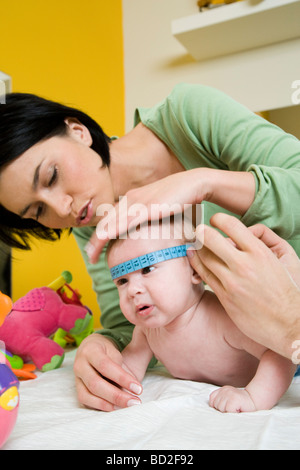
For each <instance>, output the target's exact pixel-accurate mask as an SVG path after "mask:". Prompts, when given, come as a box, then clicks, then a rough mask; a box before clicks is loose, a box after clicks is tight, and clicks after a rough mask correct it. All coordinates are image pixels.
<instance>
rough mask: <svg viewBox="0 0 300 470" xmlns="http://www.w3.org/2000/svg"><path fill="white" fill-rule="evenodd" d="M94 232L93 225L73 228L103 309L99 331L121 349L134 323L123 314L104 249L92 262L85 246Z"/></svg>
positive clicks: (128, 337) (127, 339) (128, 338)
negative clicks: (94, 262)
mask: <svg viewBox="0 0 300 470" xmlns="http://www.w3.org/2000/svg"><path fill="white" fill-rule="evenodd" d="M93 232H94V228H93V227H84V228H80V229H79V228H76V229H73V234H74V236H75V239H76V241H77V244H78V246H79V248H80V251H81V253H82V256H83V259H84V261H85V264H86V267H87V270H88V273H89V275H90V276H91V278H92V281H93V289H94V291H95V292H96V295H97V300H98V305H99V307H100V310H101V319H100V320H101V325H102V326H103V329H101V330H100V331H99V333H101V334H102V335H104V336H106V337H109V338H111V339H112V340H114V342H115V343H116V345H117V346H118V348H119V349H120V350H122V349H124V347H125V346H127V344H128V343H129V342H130V340H131V337H132V331H133V325H132V324H131V323H129V322H128V321H127V320H126V318H125V317H124V315H123V314H122V312H121V310H120V306H119V295H118V290H117V288H116V286H115V284H114V283H113V281H112V279H111V275H110V272H109V269H108V266H107V263H106V259H105V253H106V248H105V249H104V250H103V252H102V254H101V256H100V258H99V261H98V262H97V263H96V264H90V263H89V261H88V256H87V253H86V251H85V249H84V248H85V246H86V244H87V242H88V241H89V239H90V238H91V236H92V234H93Z"/></svg>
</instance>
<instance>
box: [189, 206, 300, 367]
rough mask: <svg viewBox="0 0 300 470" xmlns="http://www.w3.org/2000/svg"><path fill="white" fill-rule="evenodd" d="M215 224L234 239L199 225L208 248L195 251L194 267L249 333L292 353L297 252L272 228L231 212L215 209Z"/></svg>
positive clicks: (297, 321)
mask: <svg viewBox="0 0 300 470" xmlns="http://www.w3.org/2000/svg"><path fill="white" fill-rule="evenodd" d="M211 224H212V225H213V226H214V227H216V228H218V229H220V230H222V231H223V232H224V233H225V234H226V235H228V237H229V239H227V238H225V237H224V236H222V235H221V234H220V233H219V232H218V231H216V230H215V229H214V228H212V227H208V226H199V227H198V228H197V232H198V236H199V238H200V239H201V240H203V248H202V249H200V250H198V251H192V252H190V254H189V259H190V263H191V265H192V267H193V268H194V269H195V270H196V271H197V272H198V273H199V275H200V276H201V277H202V279H203V280H204V281H205V282H206V283H207V284H208V285H209V286H210V287H211V288H212V290H213V291H214V292H215V294H216V295H217V297H218V299H219V300H220V302H221V303H222V305H223V307H224V309H225V310H226V312H227V313H228V315H229V316H230V318H231V319H232V320H233V322H234V323H235V324H236V325H237V326H238V328H239V329H240V330H241V331H242V332H243V333H244V334H245V335H247V336H249V337H250V338H251V339H253V340H254V341H256V342H258V343H260V344H263V345H264V346H266V347H268V348H269V349H271V350H273V351H275V352H277V353H278V354H280V355H282V356H285V357H288V358H291V355H292V352H293V351H292V347H293V346H292V344H293V341H295V340H297V339H300V316H299V311H300V289H299V287H298V286H297V284H298V283H299V279H300V262H299V259H298V257H297V254H296V253H295V252H294V250H293V249H292V248H291V247H290V245H289V244H288V243H287V242H285V241H284V240H282V239H280V237H278V236H277V235H276V234H275V233H273V232H272V231H271V230H270V229H268V228H267V227H264V226H261V225H258V226H254V227H252V228H251V229H248V228H247V227H245V226H244V225H243V224H242V223H241V222H240V221H239V220H238V219H236V218H235V217H233V216H229V215H226V214H215V215H214V216H213V217H212V219H211ZM188 251H189V250H188ZM296 283H297V284H296Z"/></svg>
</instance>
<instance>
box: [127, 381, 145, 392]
mask: <svg viewBox="0 0 300 470" xmlns="http://www.w3.org/2000/svg"><path fill="white" fill-rule="evenodd" d="M129 389H130V391H131V392H132V393H135V394H136V395H140V394H141V393H142V390H143V389H142V387H141V386H140V385H138V384H134V383H132V384H130V387H129Z"/></svg>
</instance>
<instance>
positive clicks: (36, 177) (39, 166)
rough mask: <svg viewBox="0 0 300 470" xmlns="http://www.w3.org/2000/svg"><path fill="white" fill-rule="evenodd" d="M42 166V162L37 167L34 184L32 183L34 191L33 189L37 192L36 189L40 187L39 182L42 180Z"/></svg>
mask: <svg viewBox="0 0 300 470" xmlns="http://www.w3.org/2000/svg"><path fill="white" fill-rule="evenodd" d="M41 165H42V162H41V163H40V164H39V165H38V166H37V167H36V169H35V172H34V176H33V183H32V189H33V191H35V190H36V188H37V186H38V182H39V179H40V168H41Z"/></svg>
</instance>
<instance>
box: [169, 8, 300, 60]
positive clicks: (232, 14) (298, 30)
mask: <svg viewBox="0 0 300 470" xmlns="http://www.w3.org/2000/svg"><path fill="white" fill-rule="evenodd" d="M172 34H173V35H174V36H175V37H176V39H178V41H180V43H181V44H182V45H183V46H184V47H185V48H186V49H187V51H188V52H189V53H190V54H191V55H192V56H193V57H194V58H195V59H196V60H207V59H210V58H214V57H218V56H224V55H227V54H233V53H236V52H241V51H245V50H249V49H254V48H256V47H262V46H267V45H270V44H274V43H278V42H282V41H287V40H291V39H295V38H298V37H300V0H243V1H241V2H237V3H232V4H230V5H226V6H222V7H219V8H215V9H213V10H210V11H205V12H201V13H200V12H199V13H197V14H195V15H192V16H187V17H185V18H179V19H177V20H173V21H172Z"/></svg>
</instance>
